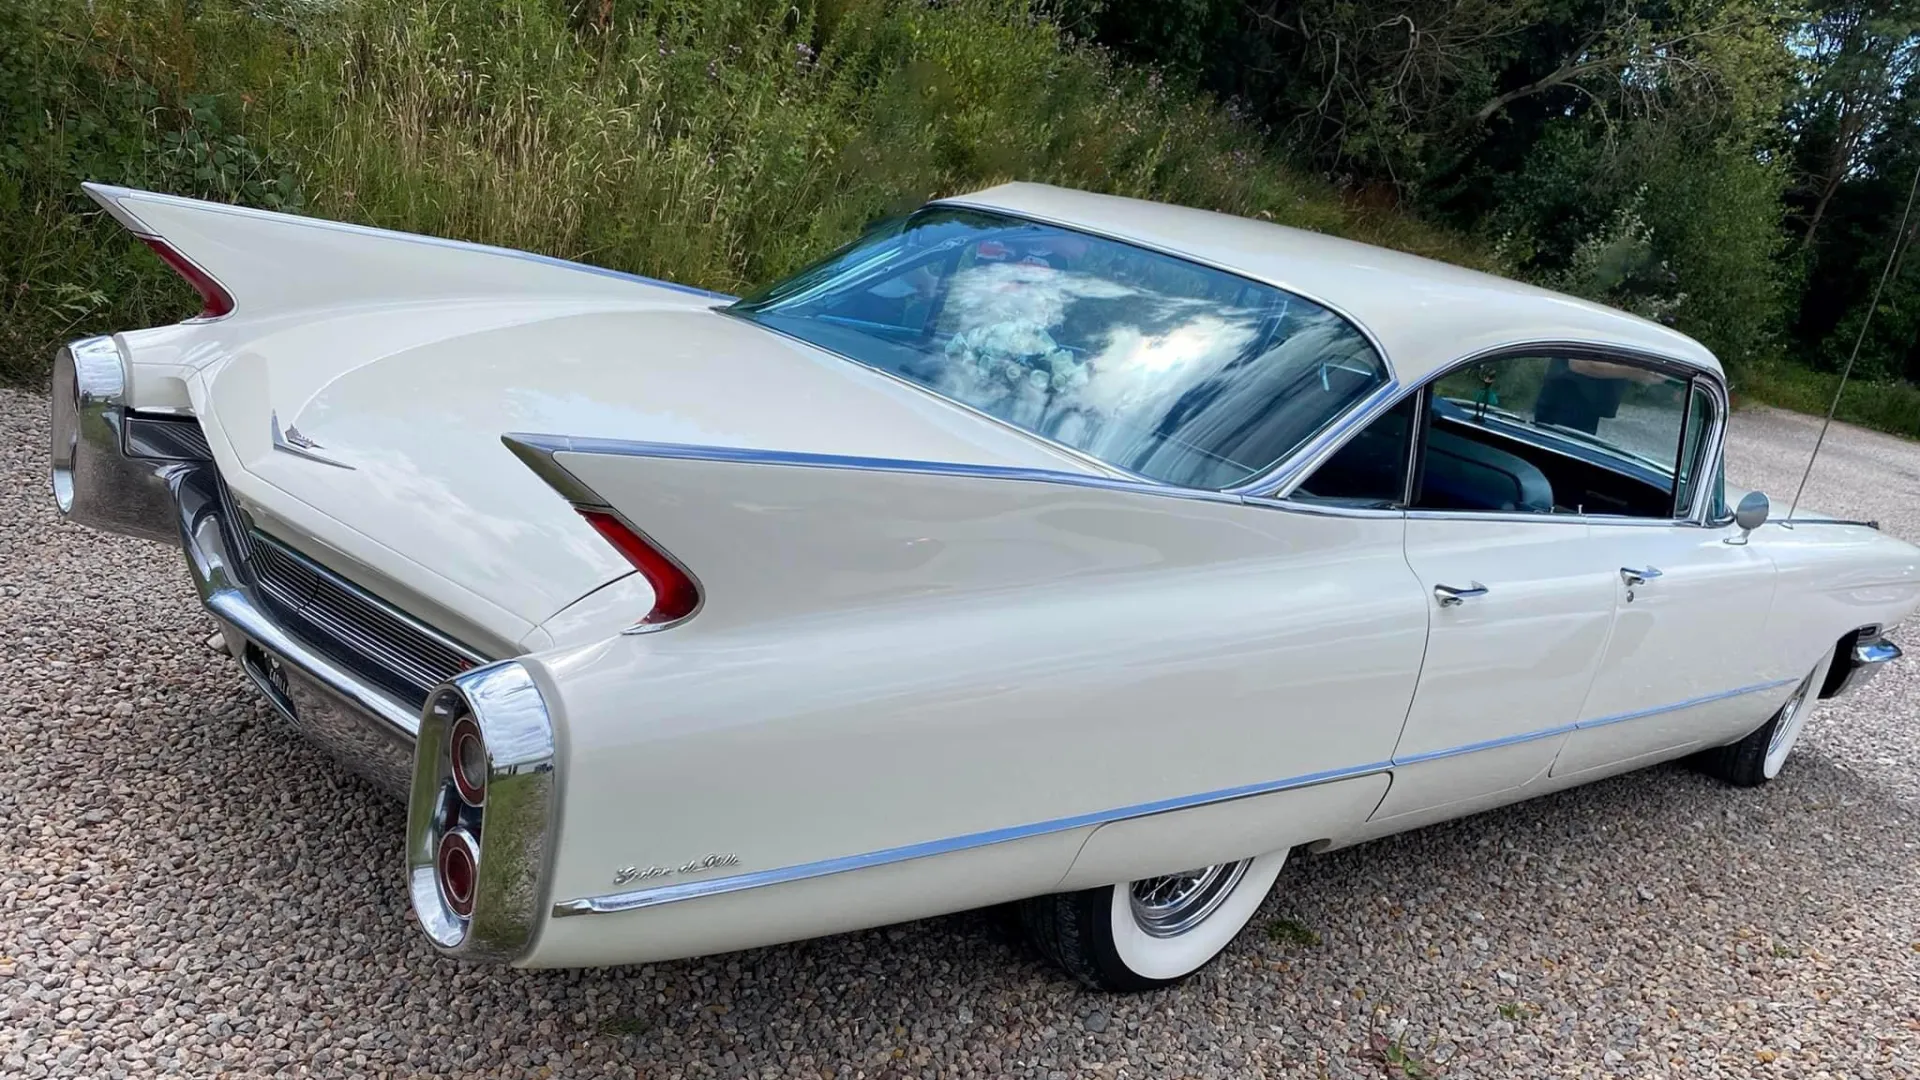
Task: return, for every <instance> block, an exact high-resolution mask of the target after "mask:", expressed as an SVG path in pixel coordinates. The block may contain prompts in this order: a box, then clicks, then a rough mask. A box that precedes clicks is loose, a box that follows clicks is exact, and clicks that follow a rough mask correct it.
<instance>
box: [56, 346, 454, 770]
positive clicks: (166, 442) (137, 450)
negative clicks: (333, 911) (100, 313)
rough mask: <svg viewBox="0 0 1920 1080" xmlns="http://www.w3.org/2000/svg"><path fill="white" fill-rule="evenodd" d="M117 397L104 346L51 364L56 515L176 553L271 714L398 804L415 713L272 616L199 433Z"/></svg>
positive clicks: (114, 359)
mask: <svg viewBox="0 0 1920 1080" xmlns="http://www.w3.org/2000/svg"><path fill="white" fill-rule="evenodd" d="M126 390H127V378H126V368H125V365H124V363H123V362H122V359H121V356H120V350H119V348H118V347H117V346H116V345H115V344H114V343H113V341H112V340H111V339H109V338H87V339H83V340H80V341H76V342H73V343H72V344H70V345H68V346H66V347H65V348H62V349H61V350H60V351H59V353H58V354H57V355H56V356H55V360H54V383H53V410H52V411H53V417H52V419H53V446H52V482H53V496H54V502H55V504H56V505H57V506H58V508H59V510H60V513H61V516H63V517H65V518H67V519H69V520H71V521H76V522H79V523H80V524H83V525H88V526H91V527H93V528H96V529H101V530H104V531H107V532H115V533H121V534H124V535H128V536H137V537H140V538H142V539H146V540H154V541H159V542H162V543H168V544H179V545H180V546H181V547H182V548H183V549H184V551H185V554H186V561H187V570H188V572H189V574H191V576H192V578H193V584H194V588H195V589H196V590H198V592H199V594H200V601H201V603H203V604H205V605H206V608H207V610H208V611H209V612H211V613H212V614H213V617H214V618H215V619H216V620H217V621H218V622H219V623H220V627H221V632H222V633H223V635H224V636H225V637H226V640H227V645H228V647H229V648H230V649H231V650H232V651H233V653H234V655H235V656H237V657H238V658H239V660H240V664H241V667H242V668H243V669H244V670H245V671H246V673H247V675H248V677H250V678H251V679H252V680H253V682H254V684H255V685H256V686H258V687H259V688H260V691H261V693H263V694H264V695H266V697H267V700H268V701H269V702H271V703H272V705H273V706H274V709H275V710H276V711H277V712H279V713H280V715H281V716H282V717H284V718H285V719H286V720H287V721H288V722H289V723H291V724H292V725H293V726H294V727H295V728H296V729H298V730H299V732H300V733H301V734H302V735H304V736H305V737H306V738H308V739H309V740H311V741H312V742H314V743H316V744H318V745H319V746H321V747H323V748H324V749H326V750H328V751H329V752H331V753H332V754H333V755H334V756H335V757H337V758H338V759H340V761H341V762H342V763H344V764H345V765H347V766H348V767H349V768H351V769H352V770H354V771H355V772H358V773H360V774H362V775H364V776H366V777H368V778H369V779H371V780H373V781H374V782H375V783H376V784H378V785H379V786H380V787H382V788H384V789H386V790H387V791H388V792H390V793H392V794H393V795H394V796H396V797H398V798H402V799H404V798H406V796H407V789H408V785H409V784H410V782H411V780H412V776H413V747H414V742H415V739H416V737H417V735H418V733H419V730H420V707H419V704H417V703H414V702H410V701H407V700H404V699H402V698H401V697H399V696H396V695H395V694H394V693H393V692H392V691H391V690H390V689H389V688H387V687H385V686H382V685H380V684H379V682H378V681H377V680H375V679H370V678H368V677H367V675H366V674H365V673H362V672H357V671H355V670H354V669H353V666H352V665H350V664H348V663H344V662H342V659H341V657H340V656H339V655H335V654H330V652H329V651H328V650H327V649H325V648H323V647H321V646H320V645H317V644H316V643H315V642H314V641H312V640H310V639H309V638H307V637H306V636H304V635H303V634H301V633H299V632H297V631H296V630H295V629H293V628H292V627H290V626H289V624H288V623H287V621H286V620H284V619H282V618H280V617H279V615H278V614H277V613H276V611H275V606H274V605H273V604H272V603H270V602H269V601H268V600H267V598H266V597H264V596H263V594H262V592H261V588H260V583H259V582H258V581H257V580H256V579H255V578H254V576H253V574H252V573H251V572H250V570H249V568H248V565H247V562H246V560H245V558H243V557H236V556H237V555H241V554H242V553H243V550H244V549H243V548H242V546H241V545H242V544H243V542H244V541H242V540H241V535H242V534H241V530H243V529H244V528H245V525H244V523H242V522H240V521H237V520H234V515H233V514H232V512H231V509H230V504H229V503H228V502H227V501H226V500H225V499H224V498H223V497H222V488H221V485H220V479H219V474H218V472H217V471H216V469H215V467H214V465H213V463H212V462H211V461H210V460H208V454H207V450H206V445H205V442H204V439H203V438H202V437H201V436H200V434H199V428H198V426H197V425H194V424H191V423H186V422H184V421H182V420H180V419H178V418H166V417H143V416H140V415H138V414H136V413H134V412H132V411H131V410H129V409H128V408H127V403H126ZM314 572H316V573H318V572H319V571H317V570H316V571H314ZM338 585H339V587H340V588H341V589H351V588H352V586H349V585H346V584H345V583H338ZM367 602H368V603H373V601H367ZM395 617H398V618H404V616H398V615H396V616H395ZM336 652H337V650H336ZM476 662H477V658H476Z"/></svg>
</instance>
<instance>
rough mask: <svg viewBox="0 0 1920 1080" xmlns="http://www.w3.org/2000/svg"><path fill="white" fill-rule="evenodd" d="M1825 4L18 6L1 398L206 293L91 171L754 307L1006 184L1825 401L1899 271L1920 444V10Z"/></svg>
mask: <svg viewBox="0 0 1920 1080" xmlns="http://www.w3.org/2000/svg"><path fill="white" fill-rule="evenodd" d="M1803 2H1809V0H1392V2H1382V0H938V2H933V0H800V2H797V3H796V2H794V0H786V2H778V0H713V2H702V0H7V2H6V3H0V373H4V374H8V375H11V376H12V377H15V378H20V377H31V376H33V375H35V374H36V373H38V372H40V371H43V370H44V363H45V357H46V356H47V353H48V350H49V349H50V347H51V346H52V345H53V344H54V343H56V342H57V341H58V340H60V339H62V338H64V337H70V336H74V335H76V334H79V333H83V332H88V331H92V330H98V329H106V328H113V327H116V326H124V325H130V324H139V323H150V322H156V321H161V320H164V319H168V318H171V317H174V316H175V315H176V314H177V313H179V312H180V311H181V310H182V309H183V307H186V306H187V305H188V303H189V301H188V300H187V299H186V298H184V297H183V296H182V293H181V287H180V286H179V285H178V283H177V282H174V281H173V280H171V278H170V277H169V276H168V275H167V273H166V272H165V271H164V269H162V268H161V267H160V265H159V263H158V262H157V261H156V260H154V259H153V258H152V257H151V256H150V255H149V254H147V253H146V252H145V251H144V250H143V249H141V248H139V247H138V246H137V245H136V244H135V243H133V242H132V241H130V240H129V239H128V238H127V237H126V236H125V235H124V234H123V233H122V232H120V231H119V230H118V229H117V228H115V227H113V226H112V225H111V223H110V222H107V221H105V220H104V219H103V218H102V216H101V215H100V214H99V213H98V212H97V211H96V210H95V209H94V208H93V207H92V205H91V204H90V203H89V202H88V201H87V200H86V199H85V198H84V196H82V195H80V194H79V190H78V185H79V182H80V181H81V180H83V179H100V180H107V181H113V182H118V183H124V184H130V185H135V186H141V187H150V188H156V189H161V190H167V191H173V192H180V193H184V194H191V195H200V196H206V197H211V198H219V199H229V200H235V201H240V202H245V203H249V204H252V205H259V206H268V207H285V208H290V209H295V210H298V211H301V212H305V213H314V214H319V215H322V216H327V217H334V218H341V219H346V220H353V221H361V222H367V223H372V224H378V225H384V226H389V227H394V228H401V229H409V230H415V231H423V232H430V233H435V234H439V235H446V236H456V237H463V238H470V239H476V240H483V241H488V242H492V243H498V244H505V245H510V246H515V247H525V248H530V249H533V250H537V251H542V252H547V253H551V254H555V255H560V256H563V257H567V258H576V259H583V260H587V261H591V262H596V263H601V264H604V265H609V266H615V267H619V268H623V269H630V270H635V271H638V272H641V273H647V274H653V275H657V276H662V277H668V278H674V279H677V280H683V281H689V282H693V283H697V284H702V285H707V286H711V287H714V288H719V289H723V290H728V291H739V290H742V289H745V288H748V287H750V286H752V285H754V284H756V283H759V282H763V281H766V280H768V279H770V278H772V277H774V276H777V275H779V274H782V273H784V272H786V271H787V270H789V269H791V268H793V267H794V266H796V265H797V264H799V263H801V262H802V261H804V260H806V259H809V258H811V257H813V256H814V255H816V254H818V253H819V252H821V251H822V250H824V249H826V248H828V247H830V246H832V245H834V244H836V243H838V242H840V241H842V240H844V239H846V238H847V237H848V236H850V235H851V234H852V233H853V232H854V231H855V230H857V229H858V228H859V227H860V226H861V225H862V224H863V223H865V222H867V221H869V220H871V219H873V218H875V217H879V216H883V215H885V214H887V213H890V212H894V211H897V210H899V209H901V208H903V207H905V206H908V205H912V204H915V203H917V202H919V201H921V200H923V199H924V198H926V197H928V196H930V195H935V194H943V193H948V192H952V191H957V190H965V189H967V188H971V187H976V186H981V185H984V184H986V183H990V182H993V181H996V180H1000V179H1006V178H1014V177H1019V178H1032V179H1043V180H1051V181H1054V182H1059V183H1065V184H1070V185H1074V186H1078V187H1086V188H1092V189H1097V190H1104V191H1116V192H1122V193H1127V194H1137V195H1143V196H1148V197H1152V198H1159V199H1166V200H1170V201H1176V202H1183V203H1188V204H1192V205H1200V206H1209V207H1216V208H1220V209H1224V210H1228V211H1231V212H1235V213H1242V214H1248V215H1252V216H1258V217H1264V218H1268V219H1272V220H1278V221H1283V222H1288V223H1292V224H1298V225H1303V226H1306V227H1309V228H1316V229H1323V230H1329V231H1334V232H1339V233H1343V234H1346V235H1352V236H1356V237H1359V238H1361V239H1367V240H1371V241H1374V242H1378V243H1385V244H1389V245H1392V246H1397V247H1402V248H1407V249H1411V250H1415V251H1420V252H1422V253H1425V254H1430V255H1434V256H1436V257H1440V258H1446V259H1451V260H1453V261H1457V262H1465V263H1469V264H1472V265H1477V266H1480V267H1483V268H1486V269H1492V270H1495V271H1498V272H1502V273H1509V274H1513V275H1515V276H1520V277H1525V278H1528V279H1531V280H1535V281H1539V282H1541V283H1543V284H1546V285H1549V286H1552V287H1556V288H1561V289H1565V290H1568V291H1572V292H1575V293H1579V294H1582V295H1586V296H1591V297H1594V298H1597V299H1601V300H1604V301H1606V302H1608V303H1613V304H1616V305H1618V306H1620V307H1623V308H1626V309H1628V310H1632V311H1636V312H1639V313H1641V314H1644V315H1647V316H1648V317H1651V318H1656V319H1660V320H1662V321H1665V322H1668V323H1670V324H1672V325H1675V326H1677V327H1679V328H1680V329H1682V330H1685V331H1687V332H1688V333H1691V334H1693V335H1695V336H1697V337H1699V338H1700V339H1701V340H1703V341H1704V342H1706V343H1707V344H1708V345H1709V346H1710V347H1712V348H1713V349H1715V351H1716V352H1718V353H1719V354H1720V355H1721V356H1722V357H1723V359H1725V360H1726V361H1727V363H1728V365H1729V367H1730V368H1731V369H1733V370H1734V372H1735V374H1736V381H1737V382H1740V383H1744V384H1745V385H1746V386H1747V388H1749V389H1750V390H1752V391H1757V392H1759V393H1760V394H1762V395H1764V396H1768V397H1772V398H1775V399H1778V400H1782V401H1786V402H1790V403H1793V404H1797V405H1805V404H1806V403H1807V402H1809V401H1812V400H1814V399H1816V398H1817V397H1818V395H1819V391H1820V388H1821V387H1823V386H1830V385H1831V376H1830V373H1831V371H1832V370H1833V369H1834V368H1835V367H1836V366H1837V365H1838V364H1839V363H1841V362H1842V361H1844V358H1845V356H1846V355H1847V353H1848V351H1849V350H1850V349H1851V348H1852V345H1853V341H1854V339H1855V337H1857V336H1858V335H1859V330H1860V326H1861V321H1862V318H1863V317H1864V315H1865V312H1866V306H1867V302H1868V297H1869V296H1870V295H1871V293H1872V291H1873V286H1874V283H1875V281H1876V280H1877V278H1878V276H1879V273H1880V269H1881V267H1882V265H1883V264H1884V262H1885V260H1886V258H1887V256H1888V252H1889V250H1890V249H1892V248H1894V247H1896V246H1897V247H1898V249H1899V250H1900V252H1901V253H1902V255H1901V257H1900V259H1899V260H1898V262H1897V265H1896V270H1895V273H1894V276H1893V278H1892V280H1891V281H1890V282H1889V284H1888V286H1887V288H1886V292H1885V295H1884V296H1883V297H1882V300H1881V303H1880V306H1879V308H1878V310H1877V311H1876V313H1875V315H1874V318H1873V320H1872V324H1871V329H1870V332H1869V333H1868V335H1867V337H1866V341H1865V345H1864V348H1863V350H1862V360H1861V365H1860V372H1861V374H1864V375H1865V376H1867V377H1868V378H1869V379H1870V380H1879V382H1878V383H1876V384H1875V385H1873V386H1868V387H1866V396H1865V397H1856V395H1854V394H1852V393H1850V394H1849V405H1848V406H1847V412H1848V414H1851V415H1855V416H1858V417H1860V418H1862V419H1867V420H1869V421H1871V422H1874V423H1876V424H1878V425H1880V426H1885V427H1889V428H1893V429H1896V430H1909V431H1915V432H1920V393H1916V392H1914V391H1912V390H1911V389H1910V388H1909V389H1905V390H1903V391H1901V392H1894V391H1893V390H1891V389H1884V392H1883V388H1891V387H1893V386H1894V385H1896V381H1898V380H1903V379H1905V380H1914V379H1920V257H1912V258H1909V257H1906V254H1905V253H1906V252H1907V251H1908V250H1909V249H1910V248H1911V246H1912V244H1913V241H1914V239H1915V233H1916V232H1917V231H1920V220H1916V221H1915V222H1914V223H1912V224H1910V226H1909V228H1908V229H1907V230H1906V232H1905V234H1904V235H1901V236H1898V237H1896V236H1894V235H1893V234H1894V232H1895V223H1896V222H1897V221H1898V219H1899V215H1900V210H1901V204H1902V202H1903V200H1904V199H1905V197H1906V191H1907V183H1908V182H1909V181H1910V179H1911V177H1912V175H1913V171H1914V169H1915V168H1916V166H1920V80H1916V79H1915V78H1914V74H1915V67H1916V64H1917V63H1920V0H1818V2H1816V3H1814V4H1813V6H1811V7H1803V6H1799V5H1800V4H1801V3H1803ZM1822 373H1829V374H1822ZM1865 402H1870V403H1871V406H1872V407H1871V408H1868V407H1867V406H1866V405H1865V404H1859V403H1865Z"/></svg>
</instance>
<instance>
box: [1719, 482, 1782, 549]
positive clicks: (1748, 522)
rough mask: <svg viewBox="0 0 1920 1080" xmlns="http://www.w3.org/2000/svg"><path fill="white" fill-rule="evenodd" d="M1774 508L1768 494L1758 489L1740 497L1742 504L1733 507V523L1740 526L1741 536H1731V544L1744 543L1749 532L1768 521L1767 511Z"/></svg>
mask: <svg viewBox="0 0 1920 1080" xmlns="http://www.w3.org/2000/svg"><path fill="white" fill-rule="evenodd" d="M1772 509H1773V503H1771V502H1769V501H1768V500H1767V497H1766V495H1764V494H1762V493H1761V492H1758V491H1749V492H1747V493H1746V494H1745V495H1742V496H1741V497H1740V505H1738V506H1736V507H1734V508H1733V523H1734V524H1735V525H1738V526H1740V538H1739V539H1738V540H1735V539H1732V538H1729V539H1728V541H1727V542H1728V543H1730V544H1744V543H1746V542H1747V534H1748V533H1751V532H1752V531H1753V530H1755V529H1757V528H1759V527H1760V526H1762V525H1764V524H1766V522H1767V512H1768V511H1770V510H1772Z"/></svg>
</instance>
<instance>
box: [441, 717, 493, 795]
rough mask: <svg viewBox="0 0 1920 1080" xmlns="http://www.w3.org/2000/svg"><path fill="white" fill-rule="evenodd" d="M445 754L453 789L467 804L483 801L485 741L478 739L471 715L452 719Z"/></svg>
mask: <svg viewBox="0 0 1920 1080" xmlns="http://www.w3.org/2000/svg"><path fill="white" fill-rule="evenodd" d="M447 757H448V758H449V759H450V764H451V766H452V771H453V786H454V790H456V791H458V792H459V793H460V798H461V800H462V801H464V802H465V803H466V804H467V805H468V806H480V805H482V804H483V803H485V802H486V801H487V744H486V743H485V742H484V741H482V740H481V738H480V725H478V724H476V723H474V722H473V717H472V716H463V717H461V718H460V719H458V720H456V721H454V722H453V730H452V731H451V732H450V733H449V734H448V735H447Z"/></svg>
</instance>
